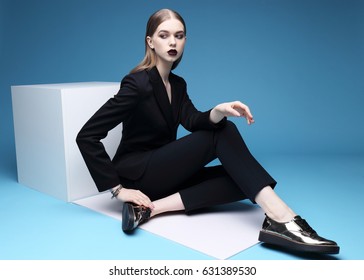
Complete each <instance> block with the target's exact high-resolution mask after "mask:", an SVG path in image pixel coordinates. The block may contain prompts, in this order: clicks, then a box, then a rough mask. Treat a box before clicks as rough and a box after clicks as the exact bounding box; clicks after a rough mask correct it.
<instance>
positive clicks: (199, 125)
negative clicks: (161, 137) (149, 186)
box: [181, 83, 226, 132]
mask: <svg viewBox="0 0 364 280" xmlns="http://www.w3.org/2000/svg"><path fill="white" fill-rule="evenodd" d="M211 110H212V109H210V110H208V111H206V112H201V111H199V110H197V109H196V107H195V106H194V105H193V103H192V101H191V99H190V98H189V96H188V94H187V86H186V83H185V90H184V96H183V101H182V108H181V124H182V126H183V127H184V128H185V129H187V130H188V131H191V132H193V131H197V130H214V129H219V128H221V127H223V126H225V124H226V117H225V118H223V119H222V120H221V121H220V122H218V123H216V124H215V123H213V122H211V121H210V112H211Z"/></svg>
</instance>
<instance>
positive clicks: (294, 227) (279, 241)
mask: <svg viewBox="0 0 364 280" xmlns="http://www.w3.org/2000/svg"><path fill="white" fill-rule="evenodd" d="M259 241H262V242H265V243H268V244H272V245H277V246H281V247H285V248H287V249H292V250H296V251H301V252H311V253H321V254H338V253H339V251H340V247H339V246H338V245H337V244H336V242H334V241H332V240H328V239H325V238H323V237H321V236H319V235H318V234H317V233H316V231H314V230H313V229H312V228H311V227H310V225H309V224H308V223H307V222H306V220H304V219H302V218H301V217H300V216H296V217H294V218H293V220H292V221H289V222H286V223H279V222H276V221H274V220H272V219H271V218H269V217H267V216H266V218H265V220H264V222H263V228H262V230H261V231H260V233H259Z"/></svg>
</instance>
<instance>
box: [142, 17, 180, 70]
mask: <svg viewBox="0 0 364 280" xmlns="http://www.w3.org/2000/svg"><path fill="white" fill-rule="evenodd" d="M147 42H148V44H149V47H151V48H152V49H154V51H155V53H156V55H157V65H158V64H160V63H163V64H164V63H167V64H168V65H170V66H171V65H172V64H173V62H175V61H176V60H177V59H179V58H180V57H181V55H182V53H183V50H184V47H185V42H186V36H185V30H184V27H183V24H182V23H181V22H180V21H179V20H178V19H175V18H171V19H168V20H166V21H164V22H162V23H161V24H160V25H159V26H158V28H157V30H156V31H155V32H154V34H153V36H152V37H149V36H148V37H147Z"/></svg>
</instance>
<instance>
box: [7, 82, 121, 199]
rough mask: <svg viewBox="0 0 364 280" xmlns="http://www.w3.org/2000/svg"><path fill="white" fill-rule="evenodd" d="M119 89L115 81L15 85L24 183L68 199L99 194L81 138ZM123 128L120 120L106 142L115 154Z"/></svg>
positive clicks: (19, 164)
mask: <svg viewBox="0 0 364 280" xmlns="http://www.w3.org/2000/svg"><path fill="white" fill-rule="evenodd" d="M119 87H120V84H119V83H114V82H85V83H64V84H43V85H23V86H12V87H11V92H12V102H13V117H14V133H15V147H16V159H17V169H18V181H19V183H21V184H23V185H25V186H28V187H31V188H34V189H36V190H38V191H41V192H44V193H46V194H49V195H51V196H54V197H56V198H59V199H62V200H64V201H74V200H77V199H80V198H84V197H87V196H91V195H95V194H97V193H98V190H97V188H96V186H95V183H94V182H93V180H92V178H91V175H90V173H89V171H88V169H87V167H86V164H85V162H84V160H83V158H82V156H81V153H80V151H79V149H78V146H77V144H76V136H77V133H78V132H79V131H80V129H81V127H82V126H83V125H84V124H85V122H86V121H87V120H88V119H89V118H90V117H91V116H92V115H93V114H94V113H95V112H96V110H97V109H99V108H100V107H101V106H102V105H103V104H104V103H105V102H106V101H107V100H108V99H109V98H110V97H112V96H114V95H115V94H116V93H117V92H118V90H119ZM121 130H122V127H121V124H120V125H119V126H117V127H116V128H114V129H113V130H112V131H110V132H109V134H108V136H107V137H106V138H105V139H104V140H103V144H104V146H105V149H106V151H107V152H108V154H109V156H110V157H111V158H112V157H113V156H114V154H115V152H116V149H117V146H118V145H119V143H120V139H121Z"/></svg>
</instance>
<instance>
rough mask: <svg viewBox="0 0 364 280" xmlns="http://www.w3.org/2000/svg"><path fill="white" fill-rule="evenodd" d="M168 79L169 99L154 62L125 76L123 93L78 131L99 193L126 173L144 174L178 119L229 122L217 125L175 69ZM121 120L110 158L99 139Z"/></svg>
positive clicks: (203, 125) (205, 124)
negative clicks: (118, 138)
mask: <svg viewBox="0 0 364 280" xmlns="http://www.w3.org/2000/svg"><path fill="white" fill-rule="evenodd" d="M169 81H170V84H171V89H172V101H171V103H169V100H168V95H167V92H166V89H165V86H164V83H163V81H162V78H161V77H160V75H159V72H158V70H157V68H156V67H154V68H152V69H151V70H149V71H148V70H143V71H140V72H137V73H133V74H129V75H127V76H125V77H124V79H123V80H122V81H121V86H120V90H119V92H118V93H117V94H116V95H115V96H114V97H113V98H110V99H109V100H108V101H107V102H106V103H105V104H104V105H103V106H102V107H101V108H100V109H99V110H98V111H97V112H96V113H95V114H94V115H93V116H92V117H91V118H90V120H88V121H87V123H86V124H85V125H84V126H83V127H82V129H81V131H80V132H79V133H78V135H77V139H76V141H77V145H78V146H79V149H80V151H81V154H82V156H83V158H84V160H85V163H86V165H87V167H88V169H89V171H90V174H91V176H92V178H93V180H94V181H95V183H96V186H97V188H98V190H99V191H100V192H101V191H105V190H107V189H110V188H112V187H115V186H116V185H118V184H120V183H122V178H125V179H127V180H131V181H133V180H137V179H138V178H140V177H141V176H142V174H143V172H144V170H145V168H146V166H147V164H148V160H149V158H150V156H151V154H152V152H153V150H154V149H157V148H159V147H161V146H163V145H166V144H168V143H170V142H172V141H174V140H176V137H177V128H178V126H179V124H181V125H182V126H183V127H184V128H185V129H186V130H188V131H191V132H193V131H196V130H212V129H216V128H219V127H221V126H223V125H224V123H225V122H226V119H223V120H222V121H221V122H219V123H218V124H213V123H212V122H211V121H210V120H209V116H210V111H211V110H209V111H206V112H200V111H198V110H197V109H196V108H195V106H194V105H193V104H192V102H191V100H190V98H189V97H188V94H187V86H186V82H185V81H184V80H183V79H182V78H181V77H179V76H177V75H175V74H173V73H171V74H170V76H169ZM121 122H122V123H123V131H122V139H121V142H120V145H119V147H118V149H117V151H116V154H115V156H114V158H113V159H112V160H111V159H110V157H109V156H108V154H107V153H106V151H105V149H104V146H103V144H102V143H101V142H100V140H101V139H103V138H105V137H106V136H107V133H108V131H109V130H111V129H113V128H114V127H115V126H117V125H118V124H120V123H121Z"/></svg>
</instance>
